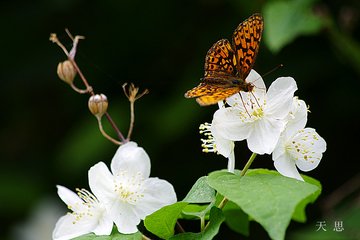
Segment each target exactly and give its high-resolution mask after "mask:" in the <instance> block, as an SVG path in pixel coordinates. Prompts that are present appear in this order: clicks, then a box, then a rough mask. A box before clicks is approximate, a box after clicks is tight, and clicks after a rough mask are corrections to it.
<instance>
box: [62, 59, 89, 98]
mask: <svg viewBox="0 0 360 240" xmlns="http://www.w3.org/2000/svg"><path fill="white" fill-rule="evenodd" d="M68 59H69V61H70V62H71V63H72V64H73V65H74V68H75V69H76V71H77V72H78V74H79V76H80V78H81V80H82V81H83V83H84V85H85V86H86V89H87V91H88V92H89V93H90V95H91V96H93V95H95V93H94V90H93V88H92V87H91V86H90V85H89V83H88V81H87V80H86V78H85V76H84V74H83V73H82V72H81V70H80V68H79V66H78V65H77V64H76V62H75V60H74V59H72V58H71V57H70V56H69V57H68Z"/></svg>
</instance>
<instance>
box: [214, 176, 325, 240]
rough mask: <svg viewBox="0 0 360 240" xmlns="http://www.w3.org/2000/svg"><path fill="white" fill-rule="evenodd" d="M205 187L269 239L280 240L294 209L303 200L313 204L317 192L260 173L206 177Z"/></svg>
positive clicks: (296, 182)
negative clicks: (221, 196)
mask: <svg viewBox="0 0 360 240" xmlns="http://www.w3.org/2000/svg"><path fill="white" fill-rule="evenodd" d="M208 183H209V185H210V186H211V187H213V188H214V189H216V190H217V191H218V192H219V193H220V194H222V195H223V196H225V197H226V198H228V199H229V200H230V201H233V202H234V203H235V204H237V205H238V206H239V207H241V209H242V210H243V211H244V212H245V213H246V214H248V215H249V217H251V218H253V219H254V220H255V221H257V222H258V223H260V224H261V225H262V226H263V227H264V228H265V230H266V231H267V232H268V234H269V236H270V237H271V238H272V239H284V237H285V231H286V228H287V226H288V225H289V223H290V220H291V217H292V216H293V214H294V212H295V209H296V207H297V206H298V205H299V204H300V203H301V204H304V202H303V201H305V199H308V200H307V202H309V201H310V200H313V198H314V196H313V194H315V193H316V192H318V191H319V187H318V186H316V185H313V184H310V183H307V182H302V181H298V180H295V179H291V178H287V177H284V176H281V175H280V174H278V173H277V172H276V171H269V170H262V169H260V170H252V171H248V174H247V175H245V176H243V177H240V176H236V175H234V174H231V173H227V172H222V171H216V172H213V173H211V174H210V175H209V177H208ZM304 206H305V205H304Z"/></svg>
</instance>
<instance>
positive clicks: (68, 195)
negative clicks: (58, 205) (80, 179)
mask: <svg viewBox="0 0 360 240" xmlns="http://www.w3.org/2000/svg"><path fill="white" fill-rule="evenodd" d="M56 187H57V189H58V195H59V197H60V198H61V200H62V201H63V202H64V203H65V204H66V205H67V206H71V209H72V210H73V211H77V210H81V209H82V208H81V207H82V203H83V200H82V199H81V198H80V197H79V196H78V195H77V194H76V193H74V192H73V191H71V190H69V189H68V188H66V187H63V186H61V185H56Z"/></svg>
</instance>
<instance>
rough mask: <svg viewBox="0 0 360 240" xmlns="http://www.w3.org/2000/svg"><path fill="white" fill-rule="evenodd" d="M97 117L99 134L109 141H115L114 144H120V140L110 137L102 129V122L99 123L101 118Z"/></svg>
mask: <svg viewBox="0 0 360 240" xmlns="http://www.w3.org/2000/svg"><path fill="white" fill-rule="evenodd" d="M97 119H98V123H99V129H100V132H101V134H102V135H103V136H104V137H106V138H107V139H108V140H110V141H111V142H113V143H115V144H116V145H121V142H119V141H117V140H115V139H113V138H112V137H110V136H109V135H108V134H107V133H106V132H105V131H104V128H103V126H102V123H101V119H100V118H97Z"/></svg>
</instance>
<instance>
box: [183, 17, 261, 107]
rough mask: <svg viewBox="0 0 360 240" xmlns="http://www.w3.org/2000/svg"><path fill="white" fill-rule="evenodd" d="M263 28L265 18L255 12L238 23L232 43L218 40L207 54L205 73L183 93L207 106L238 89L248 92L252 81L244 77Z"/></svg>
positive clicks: (251, 88)
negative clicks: (194, 85)
mask: <svg viewBox="0 0 360 240" xmlns="http://www.w3.org/2000/svg"><path fill="white" fill-rule="evenodd" d="M263 29H264V20H263V18H262V16H261V15H260V14H258V13H255V14H253V15H251V16H250V17H249V18H248V19H246V20H245V21H243V22H242V23H240V24H239V26H238V27H237V28H236V29H235V31H234V33H233V37H232V42H231V43H230V42H229V40H227V39H221V40H219V41H217V42H216V43H215V44H214V45H213V46H212V47H211V48H210V49H209V51H208V52H207V54H206V57H205V67H204V68H205V74H204V77H203V78H202V79H201V82H200V84H199V85H198V86H196V87H194V88H193V89H191V90H189V91H187V92H186V93H185V97H186V98H196V101H197V102H198V103H199V104H200V105H201V106H207V105H211V104H215V103H217V102H219V101H221V100H225V99H226V98H228V97H230V96H232V95H234V94H235V93H238V92H240V91H243V92H251V91H252V90H253V88H254V85H253V84H252V83H249V82H246V81H245V79H246V77H247V76H248V75H249V73H250V70H251V69H252V67H253V65H254V63H255V59H256V56H257V53H258V51H259V46H260V40H261V36H262V32H263Z"/></svg>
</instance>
